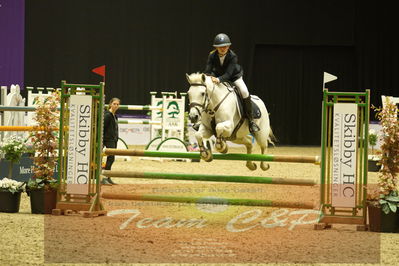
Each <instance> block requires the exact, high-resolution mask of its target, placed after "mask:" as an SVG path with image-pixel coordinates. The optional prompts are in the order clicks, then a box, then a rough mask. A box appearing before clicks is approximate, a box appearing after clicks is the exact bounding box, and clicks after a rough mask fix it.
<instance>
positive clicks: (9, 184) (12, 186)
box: [0, 177, 25, 213]
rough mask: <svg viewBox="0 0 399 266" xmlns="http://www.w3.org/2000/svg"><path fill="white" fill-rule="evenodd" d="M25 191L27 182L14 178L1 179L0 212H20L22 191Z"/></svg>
mask: <svg viewBox="0 0 399 266" xmlns="http://www.w3.org/2000/svg"><path fill="white" fill-rule="evenodd" d="M24 191H25V183H24V182H18V181H16V180H13V179H9V178H6V177H5V178H3V179H1V180H0V212H11V213H13V212H19V204H20V203H21V193H22V192H24Z"/></svg>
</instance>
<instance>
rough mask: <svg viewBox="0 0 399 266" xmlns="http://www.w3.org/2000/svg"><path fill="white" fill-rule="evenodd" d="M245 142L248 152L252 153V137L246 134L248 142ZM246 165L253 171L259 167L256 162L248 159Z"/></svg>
mask: <svg viewBox="0 0 399 266" xmlns="http://www.w3.org/2000/svg"><path fill="white" fill-rule="evenodd" d="M244 144H245V147H246V148H247V154H252V148H253V145H252V137H251V136H246V142H245V143H244ZM246 166H247V168H248V169H249V170H251V171H254V170H256V168H257V166H256V164H255V163H254V162H252V161H247V164H246Z"/></svg>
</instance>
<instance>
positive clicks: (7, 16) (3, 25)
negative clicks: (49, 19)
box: [0, 0, 25, 89]
mask: <svg viewBox="0 0 399 266" xmlns="http://www.w3.org/2000/svg"><path fill="white" fill-rule="evenodd" d="M24 35H25V0H0V85H1V86H7V87H10V86H11V84H19V85H20V87H21V89H23V87H24Z"/></svg>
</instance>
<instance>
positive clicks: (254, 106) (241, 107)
mask: <svg viewBox="0 0 399 266" xmlns="http://www.w3.org/2000/svg"><path fill="white" fill-rule="evenodd" d="M236 97H237V98H238V101H237V107H238V110H239V111H240V116H243V114H244V115H245V113H244V102H243V99H242V98H241V97H239V96H238V95H237V93H236ZM254 100H260V99H259V97H258V96H256V95H251V103H252V117H253V118H254V119H259V118H261V117H262V112H261V111H260V109H259V107H258V105H257V104H256V102H255V101H254Z"/></svg>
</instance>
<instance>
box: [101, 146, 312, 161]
mask: <svg viewBox="0 0 399 266" xmlns="http://www.w3.org/2000/svg"><path fill="white" fill-rule="evenodd" d="M104 155H123V156H142V157H163V158H179V159H200V158H201V156H200V153H199V152H161V151H146V150H134V149H131V150H119V149H109V148H105V149H104ZM213 159H214V160H232V161H265V162H266V161H267V162H288V163H314V164H319V163H320V158H319V156H295V155H271V154H243V153H226V154H223V153H214V154H213Z"/></svg>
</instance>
